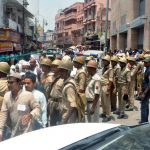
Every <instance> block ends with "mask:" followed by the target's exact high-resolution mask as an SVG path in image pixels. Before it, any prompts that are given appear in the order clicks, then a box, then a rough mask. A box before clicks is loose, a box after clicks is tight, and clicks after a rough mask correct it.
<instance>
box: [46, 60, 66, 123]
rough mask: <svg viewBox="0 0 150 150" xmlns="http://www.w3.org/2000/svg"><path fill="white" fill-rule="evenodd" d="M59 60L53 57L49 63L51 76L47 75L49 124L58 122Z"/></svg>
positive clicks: (59, 98)
mask: <svg viewBox="0 0 150 150" xmlns="http://www.w3.org/2000/svg"><path fill="white" fill-rule="evenodd" d="M60 64H61V60H58V59H55V60H54V61H53V62H52V64H51V72H52V74H51V76H50V77H49V79H50V80H49V98H48V112H49V114H48V115H49V116H48V117H49V118H50V126H54V125H57V124H59V123H60V121H61V115H60V107H59V106H60V104H61V99H62V88H63V79H61V78H60V71H59V68H58V66H59V65H60Z"/></svg>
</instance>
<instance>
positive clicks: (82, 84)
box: [74, 68, 86, 116]
mask: <svg viewBox="0 0 150 150" xmlns="http://www.w3.org/2000/svg"><path fill="white" fill-rule="evenodd" d="M74 79H75V81H76V88H77V91H78V94H79V95H80V98H81V100H82V102H83V104H84V105H83V108H82V112H84V113H85V106H86V97H85V93H80V92H79V90H84V91H85V89H86V72H85V69H82V68H81V69H78V70H77V72H76V75H75V77H74ZM83 115H84V116H85V114H83Z"/></svg>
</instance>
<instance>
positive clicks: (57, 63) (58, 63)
mask: <svg viewBox="0 0 150 150" xmlns="http://www.w3.org/2000/svg"><path fill="white" fill-rule="evenodd" d="M60 64H61V60H59V59H55V60H54V61H53V62H52V64H51V65H56V66H59V65H60Z"/></svg>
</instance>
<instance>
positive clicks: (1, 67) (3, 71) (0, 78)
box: [0, 62, 10, 110]
mask: <svg viewBox="0 0 150 150" xmlns="http://www.w3.org/2000/svg"><path fill="white" fill-rule="evenodd" d="M9 72H10V66H9V65H8V63H7V62H0V110H1V107H2V103H3V99H4V95H5V93H6V91H8V86H7V75H8V74H9Z"/></svg>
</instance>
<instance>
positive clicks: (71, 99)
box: [61, 78, 79, 123]
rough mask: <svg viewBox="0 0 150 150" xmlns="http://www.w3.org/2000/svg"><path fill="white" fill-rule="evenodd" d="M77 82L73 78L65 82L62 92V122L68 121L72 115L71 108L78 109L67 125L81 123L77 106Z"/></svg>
mask: <svg viewBox="0 0 150 150" xmlns="http://www.w3.org/2000/svg"><path fill="white" fill-rule="evenodd" d="M75 88H76V85H75V81H74V80H73V79H71V78H69V79H67V80H66V81H65V82H64V87H63V90H62V95H63V98H62V105H61V107H62V112H61V113H62V122H63V121H64V120H65V119H66V117H67V116H68V114H69V113H70V109H71V108H76V110H77V111H75V112H73V113H72V114H71V116H70V117H69V119H68V120H67V123H76V122H79V116H78V106H77V91H76V89H75Z"/></svg>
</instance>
